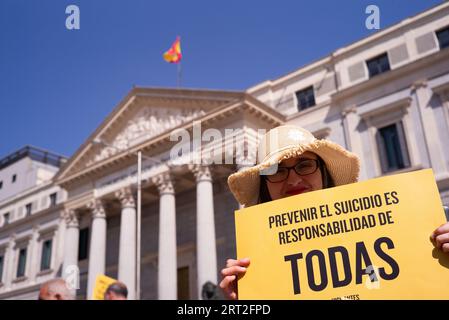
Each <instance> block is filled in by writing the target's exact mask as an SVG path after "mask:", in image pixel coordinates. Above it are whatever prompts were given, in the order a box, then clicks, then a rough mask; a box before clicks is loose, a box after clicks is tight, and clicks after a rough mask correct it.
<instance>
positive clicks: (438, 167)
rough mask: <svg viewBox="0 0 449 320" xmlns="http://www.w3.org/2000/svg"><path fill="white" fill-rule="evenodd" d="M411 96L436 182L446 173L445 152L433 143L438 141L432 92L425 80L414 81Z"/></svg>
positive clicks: (440, 145)
mask: <svg viewBox="0 0 449 320" xmlns="http://www.w3.org/2000/svg"><path fill="white" fill-rule="evenodd" d="M411 92H412V95H413V93H414V96H415V97H414V98H415V101H416V104H417V107H418V112H419V114H420V120H421V126H422V131H423V136H424V141H425V144H426V152H427V156H428V158H429V161H430V163H429V165H430V167H432V168H433V171H434V172H435V176H436V178H437V180H438V178H439V177H438V176H439V175H441V174H442V173H445V172H446V171H447V167H446V163H445V157H444V153H445V152H447V150H445V148H444V147H443V145H442V144H441V143H435V142H436V141H440V140H441V139H440V137H439V132H438V129H437V128H438V125H437V121H436V119H435V114H434V111H433V110H432V106H431V105H430V99H431V97H432V94H433V93H432V91H431V90H430V89H429V88H428V87H427V81H426V80H420V81H416V82H415V83H414V84H413V85H412V87H411Z"/></svg>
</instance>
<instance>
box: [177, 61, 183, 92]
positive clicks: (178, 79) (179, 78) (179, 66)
mask: <svg viewBox="0 0 449 320" xmlns="http://www.w3.org/2000/svg"><path fill="white" fill-rule="evenodd" d="M177 65H178V76H177V84H178V88H179V87H181V71H182V69H181V61H179V63H177Z"/></svg>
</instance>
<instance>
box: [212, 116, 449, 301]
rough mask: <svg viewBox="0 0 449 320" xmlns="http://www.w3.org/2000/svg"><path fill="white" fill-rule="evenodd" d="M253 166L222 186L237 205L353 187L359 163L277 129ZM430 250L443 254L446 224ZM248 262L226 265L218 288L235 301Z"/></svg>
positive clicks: (298, 133)
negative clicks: (334, 188)
mask: <svg viewBox="0 0 449 320" xmlns="http://www.w3.org/2000/svg"><path fill="white" fill-rule="evenodd" d="M258 160H259V161H258V164H257V165H255V166H253V167H250V168H246V169H244V170H242V171H240V172H237V173H234V174H232V175H231V176H229V178H228V185H229V188H230V190H231V191H232V193H233V194H234V197H235V198H236V199H237V201H238V202H239V203H240V204H242V205H244V206H245V207H249V206H252V205H256V204H260V203H264V202H268V201H272V200H278V199H282V198H285V197H289V196H292V195H297V194H301V193H306V192H311V191H316V190H320V189H325V188H331V187H334V186H340V185H345V184H349V183H354V182H357V180H358V177H359V171H360V162H359V158H358V157H357V156H356V155H355V154H354V153H351V152H349V151H347V150H345V149H344V148H343V147H341V146H340V145H338V144H336V143H333V142H331V141H328V140H318V139H315V137H314V136H313V135H312V134H311V133H310V132H309V131H307V130H305V129H303V128H300V127H297V126H292V125H286V126H280V127H277V128H274V129H272V130H270V131H269V132H268V133H267V134H266V135H265V136H264V138H263V139H262V141H261V143H260V144H259V149H258ZM431 238H432V240H434V243H435V245H436V246H437V247H438V248H440V249H442V250H443V251H444V252H449V223H446V224H444V225H442V226H441V227H439V228H438V229H436V230H435V231H434V232H433V233H432V235H431ZM249 265H250V260H249V258H244V259H239V260H234V259H228V260H227V263H226V267H225V268H223V269H222V270H221V274H222V281H221V282H220V287H221V288H222V290H223V292H224V293H225V295H226V297H228V298H229V299H237V297H238V296H237V281H236V280H237V279H239V278H241V277H242V276H244V275H245V273H246V270H247V268H248V267H249Z"/></svg>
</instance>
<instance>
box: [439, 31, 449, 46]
mask: <svg viewBox="0 0 449 320" xmlns="http://www.w3.org/2000/svg"><path fill="white" fill-rule="evenodd" d="M436 35H437V38H438V43H439V44H440V49H444V48H447V47H449V27H446V28H444V29H442V30H439V31H437V32H436Z"/></svg>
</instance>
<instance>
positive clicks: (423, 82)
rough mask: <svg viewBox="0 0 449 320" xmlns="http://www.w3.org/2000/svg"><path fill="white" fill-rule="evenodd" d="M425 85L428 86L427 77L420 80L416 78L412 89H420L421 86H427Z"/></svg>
mask: <svg viewBox="0 0 449 320" xmlns="http://www.w3.org/2000/svg"><path fill="white" fill-rule="evenodd" d="M425 87H427V79H419V80H416V81H415V82H413V84H412V86H411V87H410V89H411V90H412V91H414V90H418V89H419V88H425Z"/></svg>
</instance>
